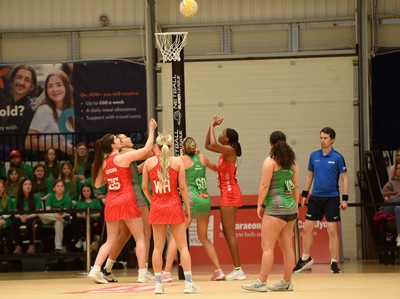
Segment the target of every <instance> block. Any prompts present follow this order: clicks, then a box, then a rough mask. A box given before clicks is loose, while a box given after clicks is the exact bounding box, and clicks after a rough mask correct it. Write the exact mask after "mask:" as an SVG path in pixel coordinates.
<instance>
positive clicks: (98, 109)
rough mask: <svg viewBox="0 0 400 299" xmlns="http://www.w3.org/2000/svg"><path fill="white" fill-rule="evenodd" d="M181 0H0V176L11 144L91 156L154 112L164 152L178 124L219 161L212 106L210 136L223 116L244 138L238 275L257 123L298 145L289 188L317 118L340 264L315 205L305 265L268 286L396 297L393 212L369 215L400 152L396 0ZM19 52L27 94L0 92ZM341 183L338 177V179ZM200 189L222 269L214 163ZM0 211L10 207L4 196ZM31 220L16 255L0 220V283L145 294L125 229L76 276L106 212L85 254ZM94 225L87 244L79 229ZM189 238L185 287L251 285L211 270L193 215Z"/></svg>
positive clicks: (68, 234)
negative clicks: (339, 203)
mask: <svg viewBox="0 0 400 299" xmlns="http://www.w3.org/2000/svg"><path fill="white" fill-rule="evenodd" d="M181 2H182V1H181V0H71V1H68V0H13V1H10V0H0V36H1V38H0V118H1V119H0V132H1V134H0V166H1V171H2V172H1V176H2V179H3V178H4V181H5V178H6V176H7V172H8V171H9V170H10V168H13V166H12V164H11V160H12V156H13V155H14V154H15V152H14V151H15V150H16V151H17V152H18V154H15V155H18V156H19V157H21V158H22V160H23V162H24V163H25V164H29V165H31V167H34V166H35V165H37V164H42V163H44V161H45V156H46V151H47V150H48V149H49V148H55V149H56V151H57V155H58V158H59V160H60V161H64V162H66V161H71V164H72V165H73V161H74V159H75V156H74V155H75V154H76V152H77V145H79V144H81V143H84V144H86V145H87V151H88V156H89V157H92V158H93V155H94V147H95V142H96V140H98V139H100V138H101V136H103V135H104V134H105V133H113V134H119V133H124V134H125V135H126V136H128V137H130V138H131V139H132V142H133V144H134V145H135V146H137V147H141V146H143V145H144V144H145V142H146V139H147V135H148V131H147V130H148V126H147V125H148V122H149V120H150V119H151V118H155V119H156V120H157V123H158V128H157V131H159V132H161V131H162V130H164V129H166V130H168V131H169V132H170V133H171V135H173V138H174V141H173V150H172V153H173V154H174V155H175V156H178V155H181V154H182V141H183V140H184V138H185V137H187V136H191V137H193V138H194V139H195V140H196V141H197V147H198V149H199V151H200V153H202V154H204V155H206V156H207V158H208V159H209V160H211V161H212V162H213V163H218V159H219V154H217V153H215V152H211V151H208V150H207V149H206V148H205V146H204V145H205V139H206V135H207V130H208V128H209V126H210V121H211V120H212V118H213V116H214V115H219V116H223V118H224V121H223V125H222V126H221V127H216V128H215V133H216V136H217V137H218V135H219V134H220V133H222V130H223V129H224V128H234V129H235V130H236V131H237V132H238V133H239V136H240V140H239V142H240V144H241V149H242V155H241V157H239V158H238V159H237V162H236V165H237V180H238V182H239V185H240V188H241V191H242V193H243V207H242V208H240V209H239V210H238V213H237V220H236V226H235V229H236V238H237V241H238V246H239V249H240V258H241V261H242V267H243V269H244V271H245V272H246V283H247V282H252V281H254V279H256V278H257V275H258V274H259V272H260V261H261V254H262V250H261V245H260V244H261V239H260V236H261V232H260V229H261V221H260V219H259V218H258V217H257V215H256V208H257V206H256V203H257V196H258V191H259V186H260V180H261V168H262V164H263V161H264V159H265V158H266V157H267V156H268V155H269V151H270V147H269V139H268V138H269V136H270V133H271V132H273V131H277V130H279V131H282V132H284V133H285V134H286V136H287V143H288V144H289V145H290V146H291V147H292V149H293V151H294V152H295V154H296V163H297V165H298V168H299V188H300V193H301V190H302V189H303V188H304V184H305V182H306V178H307V166H308V165H309V157H310V153H311V152H312V151H315V150H318V149H320V147H321V144H320V138H319V134H320V130H321V129H322V128H323V127H332V128H334V129H335V131H336V138H335V142H334V145H333V147H334V149H335V150H336V151H338V152H340V154H341V155H343V157H344V158H345V162H346V168H347V174H348V189H349V192H348V197H349V201H348V206H349V207H348V208H347V210H346V211H342V212H341V222H340V225H339V226H338V229H339V232H340V239H339V241H340V261H339V263H340V267H341V269H342V273H340V274H339V275H334V274H332V273H330V270H329V263H330V256H329V248H328V243H329V236H328V230H327V222H326V220H325V219H323V220H321V221H317V223H316V226H315V229H314V232H313V240H314V241H313V242H314V245H313V248H312V251H311V255H312V257H313V259H314V264H313V265H312V269H311V270H306V271H302V272H301V273H295V274H294V275H293V278H292V280H293V285H294V291H293V292H288V293H287V294H281V293H279V292H275V293H268V294H266V295H267V296H273V297H281V296H288V297H290V296H295V297H296V298H297V299H299V298H317V297H321V296H325V297H327V298H334V297H335V298H337V297H341V298H353V297H354V296H360V297H361V296H363V297H365V298H375V297H377V296H384V297H386V298H394V297H396V298H397V295H396V293H397V287H396V285H397V284H396V282H397V278H398V276H399V272H400V268H399V252H400V250H399V248H400V247H399V246H397V244H400V241H399V242H398V241H397V240H396V236H397V231H396V222H395V217H394V216H393V215H387V214H382V210H383V209H384V207H387V206H390V205H391V204H387V201H388V200H387V198H386V196H384V195H382V193H381V190H382V189H383V188H384V186H385V185H386V184H387V183H388V182H390V181H391V180H392V179H393V178H394V175H393V177H392V174H390V171H391V170H390V169H391V168H393V167H396V165H397V164H398V163H399V162H400V151H398V149H399V148H400V134H399V131H400V121H399V116H398V111H399V108H400V104H399V101H398V100H396V99H398V98H399V96H400V92H399V91H398V82H397V81H398V80H397V79H396V78H397V77H398V69H399V67H400V39H399V36H400V2H399V1H397V0H246V1H244V0H196V1H195V2H196V3H197V8H196V9H195V10H194V11H188V10H185V9H182V7H181V5H182V4H181ZM180 7H181V8H180ZM21 65H24V66H30V67H31V68H32V69H33V72H34V73H35V80H34V82H30V83H31V85H32V88H30V90H29V92H28V93H29V99H30V104H29V105H28V106H18V105H16V104H15V103H11V102H10V101H11V99H12V97H11V95H13V92H14V91H13V90H14V88H16V87H18V86H17V85H16V84H14V83H13V80H14V75H13V70H15V69H17V68H18V67H19V66H21ZM60 71H61V72H63V73H65V74H66V76H67V77H68V78H67V80H68V82H69V87H70V88H69V90H70V94H71V100H70V102H69V106H68V107H67V106H65V105H64V107H63V108H62V109H65V110H64V111H63V112H52V113H50V114H49V115H51V116H52V115H53V114H54V115H56V114H57V113H61V114H59V115H62V116H61V117H60V118H58V116H57V121H56V124H55V127H54V128H55V129H54V130H53V131H52V130H51V129H50V130H48V131H45V130H43V131H41V130H39V129H38V128H39V127H36V128H33V127H32V119H35V116H34V114H35V113H37V111H39V110H38V109H39V108H40V106H41V105H42V104H43V103H44V101H45V99H46V93H47V91H46V90H47V89H46V88H47V85H46V84H47V83H48V81H47V79H48V77H50V75H51V74H53V73H55V72H60ZM14 85H15V86H14ZM22 85H23V84H22V83H21V86H22ZM21 86H20V87H21ZM30 109H31V110H30ZM29 111H31V112H32V113H31V114H29V113H28V112H29ZM46 121H47V120H46V119H45V118H41V119H38V120H36V123H42V124H44V123H45V122H46ZM42 127H43V129H45V125H43V126H42ZM32 128H33V129H32ZM156 135H157V134H156ZM12 152H13V153H14V154H11V153H12ZM396 154H398V156H399V158H398V159H399V161H397V158H396ZM89 159H90V158H89ZM89 168H90V167H89ZM89 172H90V170H89ZM21 178H22V176H21ZM0 185H1V184H0ZM342 187H343V186H342V183H341V181H339V190H342ZM207 188H208V192H209V194H210V197H211V206H212V208H211V217H210V222H209V225H208V228H207V234H208V236H209V238H210V240H211V241H212V243H213V244H214V246H215V248H216V251H217V254H218V256H219V258H220V261H221V264H222V266H221V267H222V269H224V271H225V272H226V273H229V272H230V270H231V268H232V260H231V257H230V255H229V250H228V247H227V244H226V242H225V239H224V233H223V230H222V224H221V220H220V210H219V202H220V190H219V186H218V177H217V174H216V173H214V172H212V171H208V172H207ZM1 194H2V193H1V192H0V195H1ZM42 201H43V203H44V202H45V199H42ZM392 206H393V205H392ZM394 206H396V204H394ZM0 207H1V206H0ZM41 213H42V214H44V211H38V214H41ZM306 213H307V209H306V207H299V217H298V221H297V223H296V228H295V231H294V245H295V246H294V247H295V255H296V260H298V259H299V257H300V256H301V252H302V237H303V228H304V225H305V217H306ZM11 214H13V213H11ZM382 215H383V216H382ZM3 216H6V217H3ZM1 217H3V218H4V219H8V214H7V213H6V212H5V211H4V212H3V210H2V209H0V218H1ZM10 219H11V218H10ZM0 220H1V219H0ZM7 221H9V220H7ZM4 222H6V221H4ZM1 223H2V222H0V224H1ZM87 223H89V225H90V222H87ZM35 225H36V226H35V227H37V236H36V234H35V238H36V239H35V240H34V242H36V253H35V254H34V255H30V254H28V253H25V252H26V251H27V249H28V246H29V245H30V243H29V242H30V240H29V234H27V230H26V228H24V227H23V228H22V229H21V231H20V232H21V236H23V238H22V248H21V249H22V254H20V255H15V254H13V250H14V245H15V238H13V236H12V234H11V230H10V229H9V230H6V229H5V228H4V229H1V230H0V233H1V235H0V245H1V246H0V285H1V294H2V296H0V297H4V298H22V296H29V297H31V298H39V297H43V296H48V297H49V298H83V297H88V298H89V297H94V296H96V297H98V296H113V294H118V295H117V296H118V297H120V298H125V297H126V298H127V297H128V296H138V297H143V298H145V297H150V296H154V293H153V289H154V285H153V284H152V283H149V284H138V283H136V280H135V277H136V273H137V263H136V262H135V252H134V250H135V247H134V246H135V245H134V244H133V245H132V243H130V246H131V247H129V248H128V247H127V248H125V250H124V252H123V253H122V254H121V256H120V257H119V259H118V262H120V265H122V266H120V267H116V269H115V271H114V274H115V275H116V276H117V277H118V278H119V282H118V283H116V284H108V285H101V284H94V283H93V282H91V281H90V280H88V279H87V277H86V276H87V274H88V272H89V271H90V266H91V265H93V261H94V259H95V257H96V253H97V249H98V246H99V245H101V244H102V242H104V241H105V234H104V231H105V224H104V223H102V222H99V225H98V226H97V227H96V230H95V232H94V233H93V232H88V230H86V232H84V234H85V237H86V238H85V240H86V241H85V242H87V243H86V244H85V245H86V248H91V250H90V251H89V250H88V251H89V252H87V251H85V250H83V249H79V251H77V250H75V249H74V248H73V247H74V246H75V243H73V245H72V249H71V246H70V244H68V242H69V240H71V239H72V240H73V241H71V242H75V241H76V240H75V239H74V231H71V230H70V229H67V227H65V234H64V235H65V237H64V244H63V247H62V249H60V250H59V251H60V252H61V254H59V253H55V252H57V250H56V251H55V250H54V248H53V247H54V246H53V243H52V242H53V239H51V238H54V237H53V235H54V232H53V230H51V229H49V227H46V225H43V223H40V222H37V223H36V224H35ZM0 228H1V226H0ZM89 231H90V230H89ZM35 232H36V231H35ZM93 234H94V236H95V238H96V240H95V242H93V243H96V242H97V244H95V245H96V246H97V247H96V246H94V247H93V244H92V242H91V240H90V239H92V237H93ZM49 238H50V239H51V240H50V242H49ZM188 240H189V245H190V252H191V255H192V265H193V269H192V270H193V277H194V279H195V281H196V283H197V284H198V285H199V286H200V288H201V293H200V294H197V295H194V296H207V298H217V297H218V298H228V297H231V298H236V297H237V298H239V296H246V297H247V296H249V297H250V296H260V295H258V294H254V293H250V292H246V291H245V290H242V289H241V287H240V286H241V284H243V282H242V281H218V282H214V281H210V275H211V272H212V267H211V264H210V261H209V259H208V258H207V256H206V254H205V253H204V249H203V247H202V246H201V243H200V241H199V239H198V238H197V235H196V224H195V223H192V224H191V226H190V227H189V229H188ZM399 240H400V239H399ZM85 242H84V243H85ZM49 244H50V245H49ZM71 244H72V243H71ZM80 248H83V247H80ZM56 254H58V255H56ZM149 269H150V270H151V261H150V268H149ZM282 269H283V257H282V254H281V253H280V250H279V248H276V250H275V263H274V266H273V270H272V274H271V276H270V277H269V278H268V281H271V282H276V281H279V279H281V276H282V274H281V273H282ZM180 270H181V269H179V267H178V265H177V264H176V263H175V264H174V266H173V270H172V274H173V277H174V282H173V283H171V284H169V285H166V286H165V294H164V295H163V296H165V297H167V298H170V297H171V298H172V296H174V297H180V296H185V295H184V294H183V292H182V288H183V280H181V279H179V278H180V275H179V271H180Z"/></svg>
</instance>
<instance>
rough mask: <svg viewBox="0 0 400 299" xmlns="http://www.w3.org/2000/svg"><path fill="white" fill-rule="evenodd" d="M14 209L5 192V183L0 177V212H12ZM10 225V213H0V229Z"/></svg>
mask: <svg viewBox="0 0 400 299" xmlns="http://www.w3.org/2000/svg"><path fill="white" fill-rule="evenodd" d="M13 210H14V202H13V200H12V199H11V198H10V197H9V196H8V195H7V193H6V183H5V182H4V180H2V179H0V212H3V213H4V212H12V211H13ZM10 226H11V217H10V215H7V214H3V215H0V230H2V229H6V228H8V227H10Z"/></svg>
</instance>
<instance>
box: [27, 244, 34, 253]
mask: <svg viewBox="0 0 400 299" xmlns="http://www.w3.org/2000/svg"><path fill="white" fill-rule="evenodd" d="M26 253H27V254H35V253H36V246H35V245H32V244H29V247H28V250H27V251H26Z"/></svg>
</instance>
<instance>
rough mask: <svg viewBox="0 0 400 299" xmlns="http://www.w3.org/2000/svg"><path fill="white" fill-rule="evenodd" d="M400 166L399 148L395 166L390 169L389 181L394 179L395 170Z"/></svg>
mask: <svg viewBox="0 0 400 299" xmlns="http://www.w3.org/2000/svg"><path fill="white" fill-rule="evenodd" d="M399 164H400V148H398V149H397V150H396V156H395V160H394V165H392V166H391V167H390V168H389V180H391V179H392V177H393V176H394V175H395V169H396V167H397V165H399Z"/></svg>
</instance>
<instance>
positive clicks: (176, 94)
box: [154, 32, 188, 156]
mask: <svg viewBox="0 0 400 299" xmlns="http://www.w3.org/2000/svg"><path fill="white" fill-rule="evenodd" d="M187 34H188V33H187V32H164V33H155V34H154V35H155V36H156V41H157V47H158V48H159V49H160V52H161V54H162V56H163V62H164V63H165V62H169V61H171V62H172V68H171V69H172V115H173V123H174V155H175V156H181V155H183V149H182V141H183V139H184V138H185V137H186V114H185V76H184V73H185V71H184V60H185V59H184V50H183V47H185V46H186V43H187Z"/></svg>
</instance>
